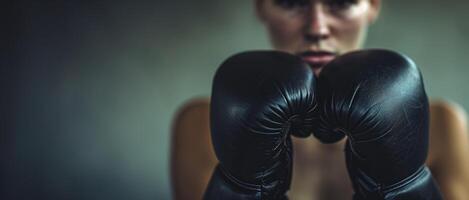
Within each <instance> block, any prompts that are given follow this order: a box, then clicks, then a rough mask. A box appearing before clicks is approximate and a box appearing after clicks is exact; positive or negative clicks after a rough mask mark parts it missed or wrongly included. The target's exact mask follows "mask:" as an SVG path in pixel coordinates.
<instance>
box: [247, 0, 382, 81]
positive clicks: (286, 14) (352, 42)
mask: <svg viewBox="0 0 469 200" xmlns="http://www.w3.org/2000/svg"><path fill="white" fill-rule="evenodd" d="M379 4H380V0H256V11H257V14H258V16H259V18H260V19H261V21H262V22H263V23H264V24H265V26H266V28H267V29H268V32H269V35H270V40H271V42H272V45H273V47H274V48H275V49H277V50H281V51H285V52H289V53H292V54H296V55H299V56H301V57H302V58H303V59H304V60H305V61H306V62H307V63H309V64H310V65H311V67H312V68H313V70H314V72H315V74H316V75H318V74H319V73H320V72H321V69H322V66H324V65H325V64H326V63H327V62H329V61H331V60H332V59H334V57H335V56H337V55H340V54H343V53H346V52H348V51H352V50H356V49H358V48H360V47H361V46H362V44H363V41H364V39H365V36H366V32H367V29H368V25H369V24H371V23H372V22H373V21H374V20H375V19H376V18H377V16H378V13H379Z"/></svg>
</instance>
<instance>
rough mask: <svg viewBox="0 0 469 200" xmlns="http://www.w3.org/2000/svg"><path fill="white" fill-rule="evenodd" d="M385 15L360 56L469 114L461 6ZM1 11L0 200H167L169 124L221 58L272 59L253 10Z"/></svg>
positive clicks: (117, 5) (95, 6)
mask: <svg viewBox="0 0 469 200" xmlns="http://www.w3.org/2000/svg"><path fill="white" fill-rule="evenodd" d="M383 3H384V6H383V10H382V11H383V12H382V15H381V17H380V19H379V20H378V22H377V23H376V24H375V25H374V26H372V27H371V30H370V33H369V40H368V43H367V47H379V48H390V49H395V50H399V51H402V52H404V53H406V54H408V55H409V56H410V57H412V58H414V60H415V61H416V63H417V64H418V65H419V66H420V67H421V69H422V72H423V75H424V78H425V83H426V88H427V92H428V94H429V96H431V97H433V98H437V99H441V98H444V99H448V100H451V101H454V102H457V103H459V104H461V105H462V106H463V107H464V108H466V109H469V94H468V92H469V89H467V85H468V84H469V79H468V78H467V76H468V75H469V67H468V62H467V60H466V59H468V57H467V53H466V52H467V49H468V48H467V46H468V45H469V37H467V35H469V23H468V22H467V18H468V17H469V14H468V13H467V10H468V8H469V1H465V0H445V1H441V0H412V1H408V0H383ZM5 8H6V9H7V11H8V12H7V16H6V17H7V18H6V20H7V24H4V27H3V28H4V30H3V33H2V34H3V35H5V36H6V37H4V38H7V39H8V40H6V41H2V44H3V45H2V52H3V55H2V69H1V71H0V73H1V76H0V77H1V80H0V81H1V87H0V88H1V89H2V93H1V94H2V96H1V98H0V100H1V112H0V117H1V118H0V119H1V121H0V126H1V127H0V128H1V129H0V131H1V138H0V139H1V140H0V144H1V146H0V156H1V159H2V160H1V163H0V165H1V168H0V169H1V171H0V177H1V178H0V198H1V199H116V200H117V199H132V200H140V199H142V200H144V199H145V200H146V199H170V198H171V194H170V184H169V164H168V156H169V144H170V135H169V130H170V127H171V119H172V118H173V117H174V113H175V112H176V111H177V109H178V107H179V106H181V105H182V104H183V103H184V102H185V101H187V100H188V99H191V98H194V97H200V96H208V95H209V94H210V89H211V79H212V76H213V74H214V72H215V69H216V68H217V66H218V65H219V64H220V63H221V62H222V61H223V59H224V58H226V57H227V56H229V55H231V54H233V53H235V52H239V51H243V50H249V49H266V48H270V46H269V43H268V39H267V38H266V33H265V31H264V29H263V27H262V25H261V24H260V22H258V21H257V20H256V18H255V15H254V12H253V6H252V0H241V1H227V0H225V1H220V0H218V1H216V0H197V1H190V0H182V1H157V0H155V1H110V0H108V1H75V0H69V1H32V0H31V1H24V0H17V1H14V2H13V3H11V4H10V6H6V7H5ZM5 8H4V9H5ZM4 20H5V19H4ZM5 47H6V50H5Z"/></svg>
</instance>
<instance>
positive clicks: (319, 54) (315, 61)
mask: <svg viewBox="0 0 469 200" xmlns="http://www.w3.org/2000/svg"><path fill="white" fill-rule="evenodd" d="M336 55H337V54H336V53H333V52H329V51H304V52H301V53H299V54H298V56H300V57H301V58H302V59H303V60H304V61H305V62H307V63H308V64H309V65H310V66H311V67H312V68H321V67H322V66H324V65H325V64H327V63H328V62H330V61H331V60H333V59H334V58H335V57H336Z"/></svg>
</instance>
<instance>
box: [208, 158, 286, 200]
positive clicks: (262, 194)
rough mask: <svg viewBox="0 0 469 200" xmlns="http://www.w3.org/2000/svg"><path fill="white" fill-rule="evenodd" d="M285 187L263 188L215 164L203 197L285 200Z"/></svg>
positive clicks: (209, 198)
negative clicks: (238, 177) (244, 180)
mask: <svg viewBox="0 0 469 200" xmlns="http://www.w3.org/2000/svg"><path fill="white" fill-rule="evenodd" d="M287 189H288V188H287ZM287 189H284V188H264V187H263V186H262V185H256V184H250V183H246V182H243V181H241V180H239V179H237V178H236V177H234V176H232V175H231V174H230V173H229V172H228V171H226V170H224V168H223V167H222V166H221V165H217V167H216V168H215V171H214V172H213V175H212V178H211V180H210V183H209V185H208V187H207V190H206V191H205V194H204V199H205V200H211V199H233V200H236V199H248V200H260V199H274V200H287V199H288V198H287V196H286V192H287Z"/></svg>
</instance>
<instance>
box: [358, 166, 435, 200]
mask: <svg viewBox="0 0 469 200" xmlns="http://www.w3.org/2000/svg"><path fill="white" fill-rule="evenodd" d="M356 172H357V174H356V176H355V180H354V182H355V190H356V191H355V192H356V193H355V194H354V198H353V199H354V200H368V199H385V200H390V199H415V200H426V199H432V200H433V199H434V200H438V199H443V198H442V197H441V194H440V191H439V189H438V187H437V184H436V183H435V181H434V179H433V177H432V175H431V172H430V170H429V169H428V168H427V167H426V166H422V167H421V168H419V169H418V170H417V171H416V172H415V173H413V174H412V175H411V176H409V177H407V178H405V179H403V180H401V181H399V182H397V183H394V184H391V185H383V184H380V183H377V182H376V181H374V180H373V178H371V177H369V176H368V175H366V174H365V173H364V172H363V171H361V170H360V169H357V170H356Z"/></svg>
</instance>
